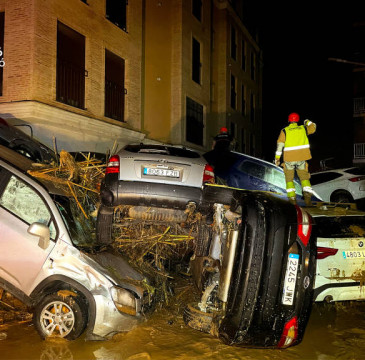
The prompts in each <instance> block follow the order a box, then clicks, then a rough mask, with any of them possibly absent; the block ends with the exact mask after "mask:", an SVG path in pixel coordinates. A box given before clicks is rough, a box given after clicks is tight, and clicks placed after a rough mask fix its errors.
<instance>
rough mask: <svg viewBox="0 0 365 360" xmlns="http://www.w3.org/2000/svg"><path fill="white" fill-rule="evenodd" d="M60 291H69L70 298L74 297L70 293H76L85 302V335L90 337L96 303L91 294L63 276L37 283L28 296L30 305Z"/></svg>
mask: <svg viewBox="0 0 365 360" xmlns="http://www.w3.org/2000/svg"><path fill="white" fill-rule="evenodd" d="M60 290H68V291H70V294H69V295H70V296H74V295H73V294H72V292H76V294H75V295H77V296H78V295H80V296H81V297H82V299H83V300H84V301H86V305H87V309H88V314H87V317H88V320H87V325H86V332H87V335H88V336H90V335H91V334H92V330H93V328H94V326H95V319H96V303H95V299H94V297H93V295H92V294H91V292H90V291H89V290H88V289H87V288H86V287H85V286H83V285H82V284H80V283H79V282H77V281H75V280H73V279H71V278H69V277H67V276H64V275H53V276H50V277H48V278H47V279H44V280H43V281H42V282H41V283H39V284H38V285H37V286H36V287H35V289H34V290H33V291H32V293H31V294H30V298H31V301H32V305H33V306H35V305H36V304H37V303H38V302H39V301H40V300H39V298H43V297H44V296H46V295H49V294H52V293H56V292H58V291H60Z"/></svg>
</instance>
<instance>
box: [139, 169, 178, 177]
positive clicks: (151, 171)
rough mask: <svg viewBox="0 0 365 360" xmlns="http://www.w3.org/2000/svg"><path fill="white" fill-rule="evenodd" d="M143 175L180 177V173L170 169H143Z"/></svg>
mask: <svg viewBox="0 0 365 360" xmlns="http://www.w3.org/2000/svg"><path fill="white" fill-rule="evenodd" d="M143 175H152V176H165V177H173V178H178V177H180V171H179V170H171V169H158V168H143Z"/></svg>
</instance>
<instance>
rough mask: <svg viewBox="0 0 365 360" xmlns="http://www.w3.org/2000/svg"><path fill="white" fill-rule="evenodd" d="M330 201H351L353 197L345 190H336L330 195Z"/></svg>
mask: <svg viewBox="0 0 365 360" xmlns="http://www.w3.org/2000/svg"><path fill="white" fill-rule="evenodd" d="M331 202H336V203H352V202H354V199H353V197H352V196H351V194H350V193H349V192H347V191H337V192H335V193H333V194H332V195H331Z"/></svg>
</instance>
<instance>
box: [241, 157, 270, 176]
mask: <svg viewBox="0 0 365 360" xmlns="http://www.w3.org/2000/svg"><path fill="white" fill-rule="evenodd" d="M238 168H239V170H241V171H242V172H244V173H246V174H248V175H251V176H255V177H257V178H259V179H264V176H265V167H264V166H262V165H260V164H256V163H254V162H252V161H243V162H242V163H241V164H240V165H239V167H238Z"/></svg>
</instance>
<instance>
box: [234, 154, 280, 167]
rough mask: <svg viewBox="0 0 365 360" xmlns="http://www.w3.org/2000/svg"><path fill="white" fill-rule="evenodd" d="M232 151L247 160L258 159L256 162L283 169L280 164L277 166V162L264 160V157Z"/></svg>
mask: <svg viewBox="0 0 365 360" xmlns="http://www.w3.org/2000/svg"><path fill="white" fill-rule="evenodd" d="M231 153H233V154H235V155H236V156H237V158H245V159H247V160H252V161H256V162H258V163H262V164H264V165H266V166H271V167H274V168H277V169H280V170H283V169H282V168H281V167H280V166H276V165H275V164H273V163H271V162H269V161H266V160H263V159H260V158H257V157H254V156H251V155H247V154H242V153H239V152H237V151H231Z"/></svg>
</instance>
